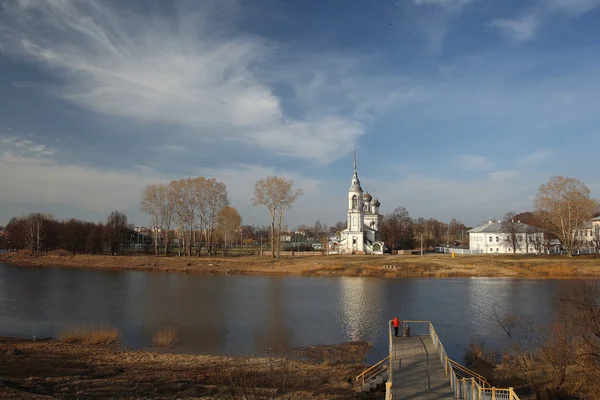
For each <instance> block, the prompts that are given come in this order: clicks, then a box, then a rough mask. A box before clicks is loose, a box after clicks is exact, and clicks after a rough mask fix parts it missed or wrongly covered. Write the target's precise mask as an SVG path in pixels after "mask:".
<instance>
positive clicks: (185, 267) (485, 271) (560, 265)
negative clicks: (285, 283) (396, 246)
mask: <svg viewBox="0 0 600 400" xmlns="http://www.w3.org/2000/svg"><path fill="white" fill-rule="evenodd" d="M0 263H4V264H11V265H17V266H23V267H59V268H86V269H103V270H134V271H161V272H176V273H193V274H207V275H266V276H269V275H279V276H286V275H287V276H325V277H334V276H340V277H342V276H343V277H382V278H532V279H598V278H600V257H598V256H577V257H573V258H567V257H564V256H533V255H515V256H512V255H501V256H491V255H489V256H488V255H476V256H472V255H464V256H463V255H457V256H456V257H455V258H452V257H451V256H450V255H445V254H427V255H425V256H423V257H420V256H418V255H380V256H374V255H368V256H366V255H353V256H352V255H329V256H323V255H318V256H291V257H290V256H282V257H281V258H271V257H269V256H267V255H265V256H263V257H260V256H241V257H222V256H215V257H195V256H192V257H177V256H169V257H165V256H159V257H156V256H154V255H123V256H109V255H80V254H78V255H71V254H70V253H68V252H65V251H57V252H50V253H49V254H44V255H32V254H30V253H29V252H23V251H22V252H7V253H1V254H0Z"/></svg>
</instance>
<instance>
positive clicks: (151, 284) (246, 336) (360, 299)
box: [0, 265, 579, 361]
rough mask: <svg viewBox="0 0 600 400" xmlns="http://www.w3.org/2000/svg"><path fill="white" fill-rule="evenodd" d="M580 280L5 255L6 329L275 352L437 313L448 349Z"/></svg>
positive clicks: (547, 303)
mask: <svg viewBox="0 0 600 400" xmlns="http://www.w3.org/2000/svg"><path fill="white" fill-rule="evenodd" d="M578 284H579V283H578V282H577V281H551V280H515V279H501V278H500V279H481V278H475V279H463V278H460V279H379V278H356V277H341V278H318V277H270V276H268V277H260V276H202V275H185V274H168V273H151V272H140V271H97V270H84V269H59V268H36V269H29V268H21V267H14V266H8V265H0V335H23V336H33V335H36V336H38V337H41V336H54V335H55V332H57V331H60V330H61V329H63V328H64V327H66V326H70V325H74V324H82V323H105V324H112V325H115V326H117V327H118V328H119V329H120V331H121V332H122V334H123V338H124V344H125V345H126V346H128V347H130V348H144V347H147V346H149V345H151V343H152V337H153V336H154V334H155V333H156V332H158V331H159V330H161V329H164V328H165V327H174V328H176V329H177V330H178V331H179V333H180V340H179V342H178V343H177V344H176V346H175V347H174V350H175V351H179V352H199V353H215V354H257V353H269V352H270V353H280V352H283V351H286V350H288V349H290V348H294V347H301V346H307V345H312V344H333V343H340V342H344V341H348V340H366V341H370V342H372V343H374V348H373V353H372V354H371V356H370V360H371V361H375V360H379V359H380V358H383V357H384V356H385V354H386V351H387V336H386V335H387V330H386V321H387V320H389V319H391V318H393V316H394V315H398V316H399V317H400V318H401V319H425V320H431V321H433V322H434V324H435V326H436V330H437V331H438V333H439V334H440V336H442V337H444V336H445V337H444V338H443V341H444V344H445V345H446V348H447V351H448V353H449V355H450V357H453V358H458V359H460V358H461V357H462V355H463V352H464V349H465V347H466V346H467V345H468V344H469V342H470V341H471V340H477V341H485V342H486V345H488V346H490V347H496V348H499V347H501V346H502V345H503V343H504V337H503V334H502V332H501V331H500V329H499V327H498V325H497V324H496V323H494V320H493V318H492V311H493V310H494V309H495V310H497V312H498V314H501V315H502V314H505V313H512V314H518V315H528V316H531V317H532V318H533V319H535V320H538V321H542V322H543V321H548V320H550V319H551V318H552V316H553V313H554V312H555V311H554V310H555V308H554V305H553V301H554V298H555V296H556V295H557V294H563V295H564V294H565V293H568V292H569V291H570V290H571V289H572V288H573V287H576V286H577V285H578Z"/></svg>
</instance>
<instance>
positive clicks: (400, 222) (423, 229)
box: [381, 207, 470, 249]
mask: <svg viewBox="0 0 600 400" xmlns="http://www.w3.org/2000/svg"><path fill="white" fill-rule="evenodd" d="M469 229H470V227H468V226H466V225H465V224H463V223H462V222H460V221H457V220H456V219H455V218H453V219H452V220H451V221H450V222H449V223H446V222H443V221H439V220H437V219H435V218H428V219H426V218H414V219H413V218H411V217H410V215H409V212H408V210H407V209H406V208H404V207H398V208H396V209H394V211H392V212H390V213H387V214H385V215H384V217H383V224H382V227H381V236H382V240H383V241H384V242H385V244H386V246H387V247H388V248H390V249H413V248H415V247H417V246H419V247H420V241H421V239H422V240H423V247H424V248H429V247H431V246H436V245H442V244H445V245H447V244H449V245H452V244H461V245H466V244H468V234H467V233H466V232H467V231H468V230H469Z"/></svg>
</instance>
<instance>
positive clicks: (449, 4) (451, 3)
mask: <svg viewBox="0 0 600 400" xmlns="http://www.w3.org/2000/svg"><path fill="white" fill-rule="evenodd" d="M472 2H473V0H414V3H415V4H416V5H431V6H440V7H444V8H451V9H457V8H458V9H460V8H463V7H465V6H466V5H468V4H469V3H472Z"/></svg>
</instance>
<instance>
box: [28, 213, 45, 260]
mask: <svg viewBox="0 0 600 400" xmlns="http://www.w3.org/2000/svg"><path fill="white" fill-rule="evenodd" d="M44 219H45V216H44V215H43V214H39V213H36V214H29V216H28V217H27V218H26V219H25V242H26V243H27V247H29V249H30V250H31V251H32V252H33V253H39V252H41V251H42V242H43V240H44Z"/></svg>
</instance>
